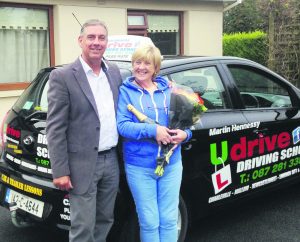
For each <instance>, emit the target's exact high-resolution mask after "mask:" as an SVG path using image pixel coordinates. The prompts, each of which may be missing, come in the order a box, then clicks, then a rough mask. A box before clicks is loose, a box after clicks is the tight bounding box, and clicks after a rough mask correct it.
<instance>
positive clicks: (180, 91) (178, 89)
mask: <svg viewBox="0 0 300 242" xmlns="http://www.w3.org/2000/svg"><path fill="white" fill-rule="evenodd" d="M127 109H128V110H129V111H130V112H132V113H133V114H134V115H135V116H136V117H137V118H138V120H139V121H140V122H144V123H151V124H153V123H156V122H155V121H154V120H152V119H150V118H149V117H147V116H146V115H144V114H143V113H141V112H139V111H138V110H136V109H135V108H134V107H133V106H132V105H131V104H128V106H127ZM206 110H207V108H206V107H205V106H204V101H203V99H202V98H201V97H200V95H199V94H198V93H195V92H194V91H193V89H192V88H189V87H186V86H182V85H178V84H175V83H172V86H171V100H170V108H169V113H168V119H169V128H170V129H181V130H185V129H187V128H191V127H192V126H193V125H194V124H195V123H197V122H198V121H199V120H200V115H201V114H202V113H203V112H205V111H206ZM176 147H177V144H172V143H170V144H167V145H161V156H159V157H158V158H157V160H156V162H157V166H156V169H155V174H156V175H157V176H162V175H163V173H164V168H165V166H166V165H167V164H169V161H170V157H171V155H172V154H173V151H174V149H175V148H176Z"/></svg>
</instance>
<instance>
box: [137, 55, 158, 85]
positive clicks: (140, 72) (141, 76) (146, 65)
mask: <svg viewBox="0 0 300 242" xmlns="http://www.w3.org/2000/svg"><path fill="white" fill-rule="evenodd" d="M154 72H155V66H154V63H153V62H151V61H146V60H136V61H134V62H133V75H134V77H135V78H136V79H137V80H138V81H146V82H147V81H152V77H153V75H154Z"/></svg>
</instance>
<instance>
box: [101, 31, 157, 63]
mask: <svg viewBox="0 0 300 242" xmlns="http://www.w3.org/2000/svg"><path fill="white" fill-rule="evenodd" d="M146 43H150V44H153V42H152V40H151V39H150V38H148V37H144V36H137V35H111V36H108V44H107V48H106V51H105V54H104V57H105V58H106V59H108V60H118V61H131V56H132V54H133V52H134V51H135V49H136V48H137V47H138V46H139V45H141V44H146Z"/></svg>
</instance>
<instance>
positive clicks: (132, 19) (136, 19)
mask: <svg viewBox="0 0 300 242" xmlns="http://www.w3.org/2000/svg"><path fill="white" fill-rule="evenodd" d="M127 20H128V26H130V25H141V26H143V25H145V18H144V16H128V18H127Z"/></svg>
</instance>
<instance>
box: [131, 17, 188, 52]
mask: <svg viewBox="0 0 300 242" xmlns="http://www.w3.org/2000/svg"><path fill="white" fill-rule="evenodd" d="M127 22H128V34H132V35H142V36H147V37H149V38H151V40H152V41H153V43H154V44H155V45H156V46H157V47H158V48H159V49H160V51H161V53H162V55H180V54H182V52H183V51H182V47H181V31H182V30H181V28H180V26H181V24H180V23H181V13H174V12H164V13H161V12H147V13H145V12H128V21H127Z"/></svg>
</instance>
